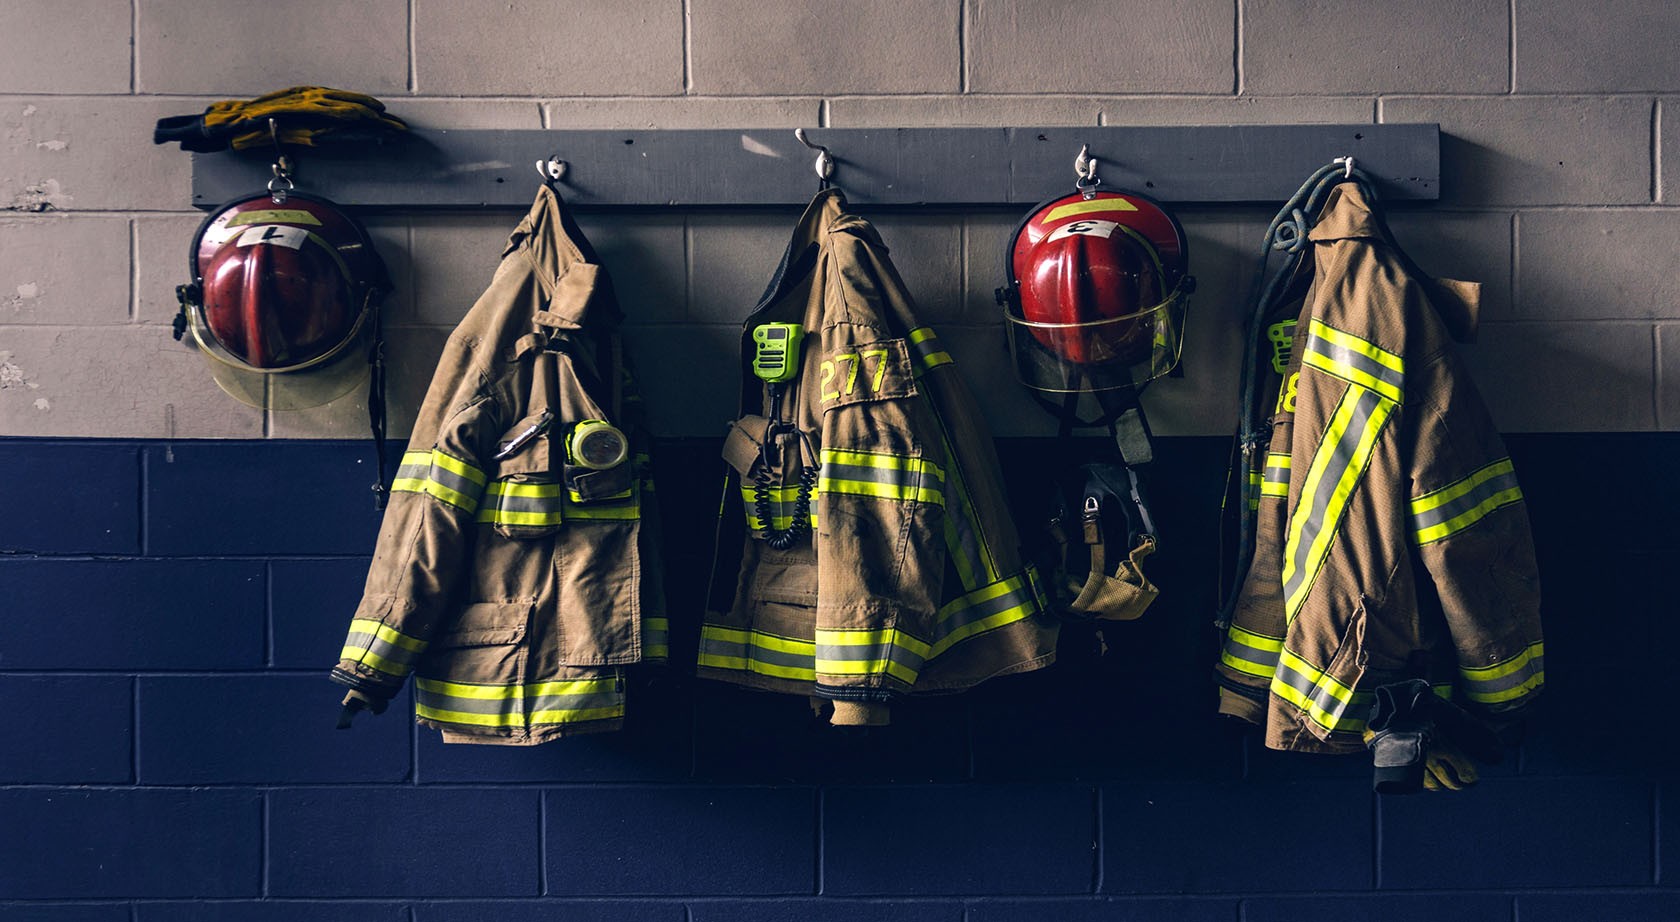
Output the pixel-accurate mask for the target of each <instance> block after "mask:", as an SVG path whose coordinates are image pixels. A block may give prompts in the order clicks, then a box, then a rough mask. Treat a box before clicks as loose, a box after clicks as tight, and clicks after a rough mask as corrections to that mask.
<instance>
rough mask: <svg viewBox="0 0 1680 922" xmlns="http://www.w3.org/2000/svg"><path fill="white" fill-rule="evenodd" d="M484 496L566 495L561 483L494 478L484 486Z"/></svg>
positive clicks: (544, 496)
mask: <svg viewBox="0 0 1680 922" xmlns="http://www.w3.org/2000/svg"><path fill="white" fill-rule="evenodd" d="M484 494H485V495H486V496H530V497H540V498H550V497H558V496H565V495H566V485H565V484H562V483H521V482H518V481H514V480H495V481H491V483H490V484H489V485H488V486H486V487H485V488H484Z"/></svg>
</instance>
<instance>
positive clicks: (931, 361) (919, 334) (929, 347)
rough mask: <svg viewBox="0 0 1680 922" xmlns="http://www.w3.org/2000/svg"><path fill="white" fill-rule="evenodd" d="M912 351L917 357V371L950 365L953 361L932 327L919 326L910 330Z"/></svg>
mask: <svg viewBox="0 0 1680 922" xmlns="http://www.w3.org/2000/svg"><path fill="white" fill-rule="evenodd" d="M910 353H911V354H912V355H914V356H915V358H916V373H917V374H918V375H920V374H921V373H922V372H924V371H930V370H932V369H934V368H938V367H939V366H940V365H948V364H950V362H951V355H950V353H948V352H946V351H945V347H944V346H943V345H941V344H940V342H939V336H938V334H936V333H934V332H933V329H932V328H930V327H919V328H917V329H914V330H911V331H910Z"/></svg>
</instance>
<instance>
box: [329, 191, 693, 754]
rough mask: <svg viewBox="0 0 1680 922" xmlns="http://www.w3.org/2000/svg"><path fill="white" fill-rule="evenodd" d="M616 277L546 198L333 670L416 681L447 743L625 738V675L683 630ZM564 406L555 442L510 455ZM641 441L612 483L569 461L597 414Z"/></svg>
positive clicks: (386, 534)
mask: <svg viewBox="0 0 1680 922" xmlns="http://www.w3.org/2000/svg"><path fill="white" fill-rule="evenodd" d="M618 322H619V313H618V307H617V304H616V302H615V300H614V298H613V295H612V287H611V282H610V280H609V279H608V277H607V274H606V272H605V270H603V269H602V268H601V267H600V266H598V265H596V264H595V262H594V259H593V256H592V254H591V252H590V250H589V249H588V244H587V243H586V242H585V241H584V240H583V238H582V236H581V235H580V234H579V233H578V232H577V230H576V227H575V226H574V225H572V224H571V222H570V220H569V218H568V216H567V215H566V213H565V211H564V208H563V206H562V205H561V203H560V201H559V199H558V198H557V197H556V196H555V195H554V193H553V192H552V191H550V190H549V189H548V188H546V187H545V188H543V189H542V190H541V191H540V192H539V193H538V195H537V200H536V203H535V204H534V205H533V206H532V208H531V211H530V213H529V214H528V215H527V216H526V217H525V219H524V221H522V222H521V223H520V224H519V226H518V227H517V228H516V229H515V230H514V231H513V234H512V235H511V236H510V237H509V238H508V244H507V248H506V250H505V251H504V252H503V255H502V261H501V265H500V266H499V267H498V268H497V270H496V274H495V277H494V279H493V280H492V281H491V283H490V287H489V289H488V290H486V291H485V292H484V294H483V296H481V297H480V298H479V299H478V302H477V303H476V304H474V305H473V307H472V310H471V311H469V312H468V313H467V316H466V318H465V319H464V320H462V321H461V324H460V326H458V327H457V328H456V329H455V331H454V333H453V334H451V336H450V337H449V341H448V344H447V345H446V346H445V347H444V352H443V358H442V359H441V360H440V362H439V364H438V368H437V372H436V375H435V377H434V378H433V379H432V383H431V388H430V390H429V391H428V392H427V394H426V400H425V404H424V405H423V406H422V408H421V410H420V414H419V418H418V420H417V421H416V422H415V426H414V431H413V435H412V437H411V438H410V440H409V444H408V451H407V452H406V453H405V454H404V455H403V459H402V466H401V467H400V469H399V470H398V471H397V479H396V481H395V484H394V485H393V487H392V493H391V498H390V506H389V508H388V509H387V511H386V513H385V520H384V523H383V526H382V527H381V529H380V532H379V542H378V545H377V547H376V549H375V551H374V559H373V565H372V567H371V569H370V570H369V571H368V578H367V588H366V592H365V594H364V596H363V598H362V601H361V604H360V605H359V606H358V607H357V609H356V612H355V615H354V617H353V620H352V621H351V622H350V632H349V638H348V639H347V640H346V641H345V646H344V650H343V653H342V658H341V659H340V660H339V663H338V665H337V667H336V668H334V669H333V671H332V677H333V679H334V680H335V681H337V682H339V683H340V684H343V685H347V686H349V687H350V688H351V689H354V690H355V691H356V692H358V693H360V694H361V695H364V696H368V697H372V698H376V699H388V698H390V697H391V696H392V695H394V694H395V693H396V692H397V691H398V690H399V689H400V688H401V686H402V684H403V682H404V680H405V679H406V678H407V677H408V675H409V673H410V672H413V673H414V674H415V676H416V682H415V685H416V688H415V693H416V712H417V717H418V719H419V722H420V723H422V724H425V725H427V726H432V727H436V728H438V729H440V730H442V731H443V738H444V740H445V741H448V742H475V743H500V744H513V745H525V744H533V743H540V742H543V741H545V740H548V739H552V738H555V737H560V736H566V735H570V734H575V733H584V732H591V731H598V730H613V729H617V728H618V727H619V726H620V724H621V722H622V720H623V716H624V670H625V668H626V667H628V666H631V665H633V664H636V663H640V662H644V661H648V660H662V659H664V658H665V656H666V649H667V639H666V638H667V622H666V619H665V612H664V602H663V598H662V596H661V592H660V574H659V568H658V566H657V562H656V561H657V559H656V557H655V556H654V554H653V551H654V546H655V545H654V542H655V540H656V538H657V535H656V533H655V527H656V522H655V520H654V507H653V503H652V501H651V500H652V497H651V496H650V492H651V490H652V481H651V480H650V479H649V476H648V456H647V454H646V447H645V445H644V444H643V441H644V437H643V435H642V432H641V429H640V424H639V409H638V402H637V400H636V398H635V395H634V393H633V390H632V385H631V382H630V378H629V374H628V371H627V369H626V367H625V365H624V363H623V360H622V355H621V349H620V345H619V340H618V333H617V326H618ZM545 412H547V413H548V414H550V416H551V418H552V424H551V425H550V427H549V428H548V430H547V432H545V433H544V434H543V435H541V436H539V437H536V438H533V439H531V440H529V441H528V442H526V443H525V445H524V447H523V448H521V449H520V450H518V451H516V452H513V453H512V454H510V455H509V456H507V457H505V458H502V459H500V460H498V459H497V458H496V457H495V456H496V454H497V453H498V450H499V447H500V446H501V445H503V444H504V443H507V442H509V441H511V440H512V439H513V437H514V436H515V434H517V433H520V432H522V431H524V430H527V429H528V428H530V427H531V426H532V425H533V424H534V423H536V422H537V421H538V420H540V419H542V417H543V414H544V413H545ZM590 419H593V420H601V421H604V422H607V423H610V424H612V425H614V426H617V427H618V428H620V429H621V430H623V431H624V432H625V433H627V434H628V435H629V436H630V439H631V445H632V452H631V457H630V459H629V460H627V461H625V462H624V463H623V464H621V465H619V466H618V467H617V468H614V469H611V470H608V471H604V472H590V471H587V470H586V469H583V468H573V467H570V466H569V465H568V463H567V458H566V451H565V448H564V444H565V437H566V435H567V433H568V432H570V431H571V429H572V427H573V426H574V425H575V424H576V423H578V422H580V421H583V420H590Z"/></svg>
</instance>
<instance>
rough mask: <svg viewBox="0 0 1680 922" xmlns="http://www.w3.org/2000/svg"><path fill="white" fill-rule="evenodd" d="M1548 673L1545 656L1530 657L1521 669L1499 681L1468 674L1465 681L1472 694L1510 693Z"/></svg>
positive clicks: (1500, 678)
mask: <svg viewBox="0 0 1680 922" xmlns="http://www.w3.org/2000/svg"><path fill="white" fill-rule="evenodd" d="M1545 671H1546V657H1545V654H1541V655H1539V656H1534V657H1530V658H1529V660H1528V662H1526V663H1524V664H1523V666H1522V668H1521V669H1518V670H1516V671H1515V672H1511V673H1509V674H1506V675H1502V676H1500V677H1499V678H1497V679H1477V678H1474V677H1473V676H1472V675H1469V674H1466V675H1465V677H1464V679H1465V683H1466V685H1467V686H1468V690H1469V691H1470V692H1471V693H1472V694H1478V695H1489V694H1493V693H1494V692H1502V691H1510V690H1511V689H1513V688H1517V687H1520V686H1522V685H1526V684H1528V681H1529V680H1530V679H1532V678H1534V677H1535V676H1537V675H1540V674H1541V673H1544V672H1545Z"/></svg>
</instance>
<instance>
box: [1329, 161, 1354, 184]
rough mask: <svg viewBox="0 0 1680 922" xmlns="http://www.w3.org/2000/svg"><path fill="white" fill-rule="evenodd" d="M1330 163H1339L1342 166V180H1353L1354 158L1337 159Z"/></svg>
mask: <svg viewBox="0 0 1680 922" xmlns="http://www.w3.org/2000/svg"><path fill="white" fill-rule="evenodd" d="M1330 162H1331V163H1339V164H1341V165H1342V178H1343V179H1352V178H1353V158H1352V157H1336V158H1335V159H1333V160H1331V161H1330Z"/></svg>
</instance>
